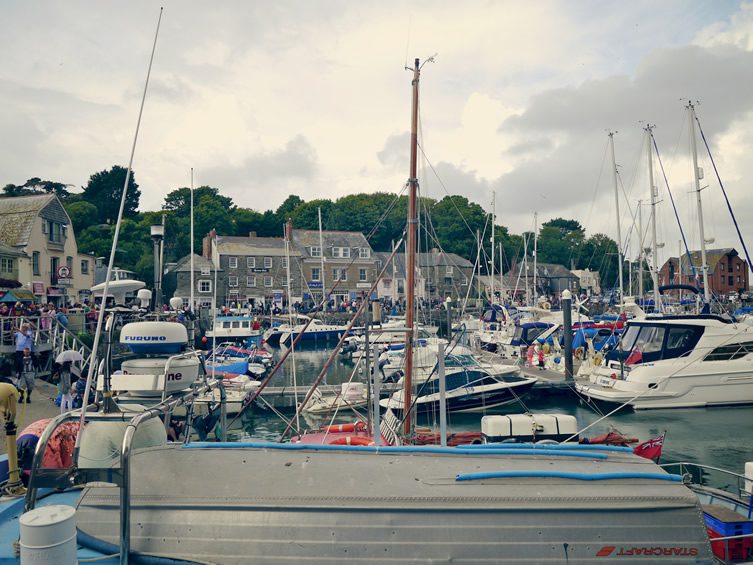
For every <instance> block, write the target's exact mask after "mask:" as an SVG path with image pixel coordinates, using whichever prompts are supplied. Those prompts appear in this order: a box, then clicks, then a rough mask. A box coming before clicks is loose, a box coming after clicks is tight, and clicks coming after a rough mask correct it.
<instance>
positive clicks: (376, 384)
mask: <svg viewBox="0 0 753 565" xmlns="http://www.w3.org/2000/svg"><path fill="white" fill-rule="evenodd" d="M378 364H379V344H377V343H375V344H374V368H375V370H374V445H376V446H377V447H378V446H379V444H380V442H381V433H382V432H381V430H380V424H381V422H380V421H379V397H380V394H381V393H380V390H379V389H380V385H381V384H382V381H381V378H380V377H379V375H377V371H376V367H377V366H378Z"/></svg>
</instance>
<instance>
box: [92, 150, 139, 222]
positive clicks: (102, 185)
mask: <svg viewBox="0 0 753 565" xmlns="http://www.w3.org/2000/svg"><path fill="white" fill-rule="evenodd" d="M127 173H128V170H127V169H125V168H123V167H120V166H118V165H114V166H113V167H112V169H110V170H109V171H107V170H105V171H100V172H98V173H94V174H93V175H92V176H91V177H90V178H89V183H88V184H87V185H86V186H85V187H84V192H83V193H82V194H81V198H82V199H83V200H85V201H87V202H90V203H91V204H94V205H95V206H96V207H97V210H98V211H99V218H98V221H99V223H101V224H114V223H115V222H116V221H117V219H118V211H119V210H120V201H121V195H122V192H123V185H124V184H125V179H126V175H127ZM140 198H141V192H140V191H139V185H138V184H136V180H135V177H134V175H133V174H131V178H130V179H129V181H128V193H127V195H126V201H125V208H124V209H123V217H124V218H134V217H136V215H137V209H138V207H139V199H140Z"/></svg>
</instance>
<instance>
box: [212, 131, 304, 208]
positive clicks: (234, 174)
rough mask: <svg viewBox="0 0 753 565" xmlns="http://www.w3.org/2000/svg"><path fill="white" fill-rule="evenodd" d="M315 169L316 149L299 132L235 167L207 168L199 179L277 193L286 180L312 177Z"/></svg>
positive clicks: (225, 187)
mask: <svg viewBox="0 0 753 565" xmlns="http://www.w3.org/2000/svg"><path fill="white" fill-rule="evenodd" d="M317 169H318V167H317V156H316V151H315V150H314V148H313V147H312V146H311V144H310V143H309V141H308V140H307V139H306V138H305V137H304V136H302V135H299V136H296V137H294V138H293V139H291V140H290V141H288V143H287V144H286V145H285V147H284V148H282V149H279V150H276V151H268V152H265V153H257V154H255V155H251V156H249V157H247V158H246V159H245V160H244V161H243V163H241V164H240V165H238V166H230V165H222V166H216V167H212V168H210V169H207V171H205V172H204V173H203V174H202V178H203V179H205V181H206V183H207V184H211V185H213V186H217V187H219V188H221V189H222V190H223V191H225V190H227V191H228V192H236V193H240V192H241V191H244V192H245V190H246V189H251V190H254V189H267V190H269V191H274V192H275V193H277V192H280V190H281V189H280V186H281V185H283V186H284V185H285V184H286V183H289V182H300V181H308V180H311V179H313V178H314V176H315V175H316V172H317ZM267 196H269V195H267ZM239 204H242V205H247V204H243V203H241V202H239Z"/></svg>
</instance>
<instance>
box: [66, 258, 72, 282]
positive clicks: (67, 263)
mask: <svg viewBox="0 0 753 565" xmlns="http://www.w3.org/2000/svg"><path fill="white" fill-rule="evenodd" d="M65 264H66V265H67V266H68V272H69V273H70V276H71V277H72V276H73V257H66V258H65Z"/></svg>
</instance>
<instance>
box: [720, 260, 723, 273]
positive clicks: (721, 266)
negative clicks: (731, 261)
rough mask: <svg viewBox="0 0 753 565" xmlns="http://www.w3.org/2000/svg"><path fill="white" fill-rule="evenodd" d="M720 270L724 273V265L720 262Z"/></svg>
mask: <svg viewBox="0 0 753 565" xmlns="http://www.w3.org/2000/svg"><path fill="white" fill-rule="evenodd" d="M719 270H720V271H724V263H723V262H721V261H719Z"/></svg>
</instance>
